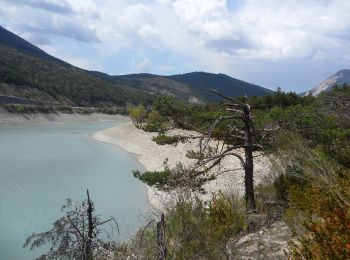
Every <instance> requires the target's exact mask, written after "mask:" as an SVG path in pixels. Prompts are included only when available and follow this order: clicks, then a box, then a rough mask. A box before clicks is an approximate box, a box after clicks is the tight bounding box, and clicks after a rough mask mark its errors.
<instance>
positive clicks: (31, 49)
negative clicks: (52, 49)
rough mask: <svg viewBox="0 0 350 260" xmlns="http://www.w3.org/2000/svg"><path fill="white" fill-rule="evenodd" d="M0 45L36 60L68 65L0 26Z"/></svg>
mask: <svg viewBox="0 0 350 260" xmlns="http://www.w3.org/2000/svg"><path fill="white" fill-rule="evenodd" d="M0 45H4V46H7V47H10V48H14V49H16V50H17V51H19V52H22V53H25V54H29V55H32V56H35V57H38V58H42V59H46V60H51V61H54V62H57V63H61V64H64V65H69V64H68V63H66V62H64V61H62V60H60V59H57V58H55V57H53V56H51V55H49V54H47V53H46V52H44V51H43V50H41V49H39V48H38V47H36V46H34V45H32V44H31V43H29V42H28V41H26V40H24V39H23V38H21V37H19V36H17V35H16V34H14V33H12V32H10V31H8V30H6V29H5V28H3V27H1V26H0Z"/></svg>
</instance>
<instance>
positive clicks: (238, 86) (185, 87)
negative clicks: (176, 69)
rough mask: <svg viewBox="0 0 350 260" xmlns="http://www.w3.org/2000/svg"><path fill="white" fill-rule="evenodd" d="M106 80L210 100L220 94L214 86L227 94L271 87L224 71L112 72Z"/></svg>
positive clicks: (258, 93) (193, 99)
mask: <svg viewBox="0 0 350 260" xmlns="http://www.w3.org/2000/svg"><path fill="white" fill-rule="evenodd" d="M110 80H114V81H118V82H123V83H124V84H126V85H128V86H131V87H134V88H136V89H140V90H143V91H145V92H148V93H152V94H154V95H173V96H177V97H180V98H182V99H186V100H187V101H189V102H193V103H196V102H197V103H198V102H208V101H209V102H212V101H218V100H220V99H221V98H220V97H218V96H217V95H215V94H213V93H212V92H210V91H209V90H210V89H216V90H218V91H220V92H222V93H224V94H225V95H228V96H243V95H245V94H246V95H248V96H264V95H270V94H272V93H273V91H272V90H269V89H266V88H263V87H260V86H258V85H253V84H250V83H247V82H244V81H241V80H238V79H234V78H231V77H230V76H227V75H225V74H213V73H207V72H191V73H186V74H180V75H172V76H161V75H153V74H146V73H142V74H129V75H121V76H113V77H112V78H110Z"/></svg>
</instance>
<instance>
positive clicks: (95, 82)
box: [0, 27, 273, 106]
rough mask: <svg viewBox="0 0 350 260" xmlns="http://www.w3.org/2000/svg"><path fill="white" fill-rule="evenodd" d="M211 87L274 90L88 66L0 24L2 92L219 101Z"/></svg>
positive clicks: (73, 100) (64, 98)
mask: <svg viewBox="0 0 350 260" xmlns="http://www.w3.org/2000/svg"><path fill="white" fill-rule="evenodd" d="M211 88H213V89H216V90H218V91H220V92H222V93H224V94H226V95H229V96H241V95H245V94H247V95H248V96H262V95H269V94H271V93H273V92H272V91H271V90H269V89H266V88H263V87H260V86H257V85H253V84H250V83H247V82H244V81H241V80H238V79H234V78H231V77H229V76H227V75H224V74H213V73H206V72H191V73H187V74H181V75H173V76H161V75H153V74H147V73H140V74H129V75H120V76H111V75H108V74H106V73H103V72H98V71H86V70H83V69H80V68H77V67H74V66H72V65H70V64H68V63H66V62H64V61H62V60H59V59H57V58H55V57H53V56H51V55H49V54H47V53H46V52H45V51H43V50H41V49H39V48H38V47H36V46H34V45H32V44H31V43H29V42H28V41H26V40H24V39H22V38H21V37H19V36H17V35H15V34H13V33H12V32H10V31H8V30H6V29H4V28H2V27H0V95H7V96H18V97H24V98H31V99H36V100H39V101H44V102H51V103H52V102H53V103H60V104H65V105H75V106H105V105H107V106H113V105H117V106H125V105H126V104H127V103H133V104H138V103H145V104H150V103H151V102H152V101H153V100H154V99H155V97H156V96H159V95H172V96H176V97H178V98H180V99H182V100H186V101H188V102H192V103H203V102H208V101H209V102H211V101H217V100H220V98H219V97H218V96H217V95H215V94H213V93H211V92H210V91H209V89H211Z"/></svg>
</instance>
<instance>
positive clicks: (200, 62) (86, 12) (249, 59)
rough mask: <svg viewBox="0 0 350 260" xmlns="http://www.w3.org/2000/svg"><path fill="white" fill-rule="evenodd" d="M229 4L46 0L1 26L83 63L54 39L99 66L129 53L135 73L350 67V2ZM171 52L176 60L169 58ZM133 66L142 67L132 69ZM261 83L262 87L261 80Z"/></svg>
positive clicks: (18, 3) (13, 4) (14, 8)
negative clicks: (83, 46)
mask: <svg viewBox="0 0 350 260" xmlns="http://www.w3.org/2000/svg"><path fill="white" fill-rule="evenodd" d="M229 1H231V0H153V1H144V0H133V1H127V0H65V1H62V2H57V1H49V0H40V1H38V2H37V3H39V4H40V3H41V5H40V6H39V4H38V5H37V6H32V7H30V6H29V5H24V4H23V3H24V2H26V1H24V0H14V1H4V2H3V4H2V5H1V6H0V12H1V13H3V14H4V15H2V16H1V17H0V24H3V25H5V27H7V28H9V29H10V30H14V31H15V32H19V33H21V35H27V36H28V37H30V39H33V40H34V41H36V42H37V43H41V44H46V45H47V44H50V43H51V44H52V46H51V48H53V49H54V48H56V49H60V51H58V53H63V52H64V51H66V52H67V54H66V55H65V56H67V57H75V59H78V58H79V57H76V55H73V53H69V52H70V51H73V50H70V49H69V47H68V48H67V46H61V45H60V41H52V40H51V38H52V37H51V36H52V35H55V36H57V37H65V38H69V39H75V40H81V41H84V42H87V43H88V44H90V45H92V46H94V47H93V48H89V51H91V49H94V50H95V51H96V53H95V54H94V55H95V56H96V59H101V60H103V59H108V60H110V59H111V58H112V57H115V59H116V60H120V56H123V54H124V53H128V55H126V56H127V58H125V59H128V61H127V63H125V62H126V61H122V60H120V62H124V65H125V66H124V67H128V68H130V69H133V70H142V69H141V68H144V69H147V70H149V69H150V68H151V67H152V69H154V68H161V67H163V68H174V73H176V72H177V71H181V72H184V70H207V71H212V72H223V73H228V74H231V75H233V76H236V77H239V76H240V75H243V74H245V75H247V74H249V73H248V71H249V70H250V69H252V68H253V67H252V64H253V63H254V62H258V63H259V64H266V66H270V68H271V78H273V71H272V70H273V69H275V66H271V64H272V63H271V62H275V63H276V62H278V63H280V62H281V63H283V62H284V63H285V64H287V63H288V62H290V61H293V64H295V63H298V62H299V63H300V64H304V65H305V64H306V63H305V62H306V61H307V62H308V64H309V62H311V63H310V64H312V62H315V64H317V66H321V65H320V62H321V61H322V62H325V64H326V63H327V61H329V62H332V64H333V65H332V68H334V67H335V66H336V63H335V61H337V60H338V64H341V65H342V66H343V65H347V64H348V65H350V64H349V62H350V61H349V57H350V48H349V47H350V19H348V15H349V13H350V1H347V0H308V1H305V0H284V1H280V0H265V1H261V0H246V1H239V2H238V3H239V4H238V5H237V6H235V8H234V10H231V9H230V8H229ZM43 3H44V4H43ZM59 5H60V6H61V9H60V6H59ZM63 7H64V8H65V9H64V8H63ZM50 8H53V10H52V12H51V13H50V10H49V9H50ZM55 8H56V9H55ZM64 10H66V13H64V12H63V11H64ZM45 37H46V38H47V39H45ZM57 39H59V38H57ZM99 40H100V41H101V42H98V41H99ZM63 42H64V43H66V42H67V41H63ZM169 53H171V55H173V56H175V58H173V57H172V58H170V57H166V56H164V55H169ZM89 55H90V56H91V53H89ZM152 55H163V56H162V58H159V57H152ZM90 56H89V59H90ZM129 56H131V58H130V57H129ZM144 57H148V58H147V59H144ZM176 57H181V62H182V63H181V65H180V66H179V64H175V63H171V62H174V60H176V62H178V63H179V62H180V61H179V59H180V58H178V59H177V58H176ZM81 59H84V57H81ZM131 60H134V61H138V62H134V63H133V66H131V67H130V61H131ZM150 60H152V62H150ZM156 61H157V62H156ZM101 62H103V61H101ZM152 63H153V64H152ZM262 66H263V65H262ZM322 66H323V65H322ZM339 66H340V65H339ZM282 67H283V66H282ZM294 67H295V68H298V66H294ZM300 67H302V66H300ZM267 68H268V67H267ZM267 68H265V70H264V71H265V72H264V73H265V74H264V75H263V76H261V77H265V75H266V70H267ZM111 70H113V68H111ZM236 73H239V74H236ZM254 80H257V81H258V82H256V83H259V75H256V76H254V77H253V76H252V80H250V81H254ZM317 80H319V79H317ZM271 81H272V80H271Z"/></svg>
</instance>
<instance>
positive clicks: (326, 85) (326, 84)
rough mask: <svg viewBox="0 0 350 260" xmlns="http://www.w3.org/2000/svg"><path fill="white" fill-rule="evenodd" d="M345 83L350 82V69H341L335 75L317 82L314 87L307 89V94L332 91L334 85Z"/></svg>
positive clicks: (314, 94)
mask: <svg viewBox="0 0 350 260" xmlns="http://www.w3.org/2000/svg"><path fill="white" fill-rule="evenodd" d="M343 84H350V70H349V69H341V70H339V71H338V72H337V73H335V74H334V75H333V76H331V77H329V78H327V79H326V80H324V81H322V82H320V83H319V84H317V85H316V86H315V87H314V88H312V89H311V90H309V91H307V92H306V93H305V95H310V94H311V95H313V96H317V95H319V94H320V93H322V92H324V91H330V90H331V89H332V88H333V87H334V86H341V85H343Z"/></svg>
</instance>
